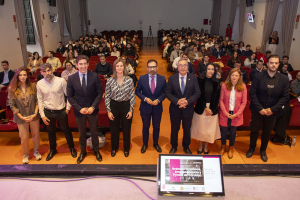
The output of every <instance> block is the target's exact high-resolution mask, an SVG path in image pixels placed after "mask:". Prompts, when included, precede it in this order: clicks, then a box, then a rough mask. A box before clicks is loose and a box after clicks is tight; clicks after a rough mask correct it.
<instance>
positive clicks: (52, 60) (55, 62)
mask: <svg viewBox="0 0 300 200" xmlns="http://www.w3.org/2000/svg"><path fill="white" fill-rule="evenodd" d="M46 63H49V64H50V65H51V66H52V68H53V69H54V71H55V70H56V69H57V68H59V67H61V62H60V60H59V59H58V58H56V57H53V58H48V59H47V61H46Z"/></svg>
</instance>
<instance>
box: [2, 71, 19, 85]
mask: <svg viewBox="0 0 300 200" xmlns="http://www.w3.org/2000/svg"><path fill="white" fill-rule="evenodd" d="M14 75H15V72H14V71H12V70H9V72H8V80H9V83H10V81H11V79H12V78H13V77H14ZM3 79H4V71H3V72H0V84H1V83H2V82H3ZM9 83H7V84H4V85H5V86H8V85H9Z"/></svg>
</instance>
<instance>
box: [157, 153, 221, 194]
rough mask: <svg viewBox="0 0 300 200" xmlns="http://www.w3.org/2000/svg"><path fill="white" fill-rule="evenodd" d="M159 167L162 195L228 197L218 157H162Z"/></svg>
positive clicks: (160, 192) (159, 188)
mask: <svg viewBox="0 0 300 200" xmlns="http://www.w3.org/2000/svg"><path fill="white" fill-rule="evenodd" d="M158 168H159V177H158V190H159V191H158V194H159V195H164V194H166V195H170V194H174V195H175V196H177V195H179V196H180V195H188V196H189V195H192V196H195V195H196V196H201V195H203V196H208V195H209V196H215V197H216V196H224V195H225V192H224V184H223V173H222V159H221V156H219V155H201V156H199V155H176V154H175V155H170V154H166V155H164V154H160V157H159V167H158Z"/></svg>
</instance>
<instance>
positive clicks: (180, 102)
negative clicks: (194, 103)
mask: <svg viewBox="0 0 300 200" xmlns="http://www.w3.org/2000/svg"><path fill="white" fill-rule="evenodd" d="M188 104H189V103H188V101H187V100H186V98H185V97H184V98H182V99H179V100H178V102H177V105H179V108H186V106H187V105H188Z"/></svg>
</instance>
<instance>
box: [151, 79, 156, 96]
mask: <svg viewBox="0 0 300 200" xmlns="http://www.w3.org/2000/svg"><path fill="white" fill-rule="evenodd" d="M154 77H155V76H151V92H152V94H153V93H154V90H155V82H154Z"/></svg>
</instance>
